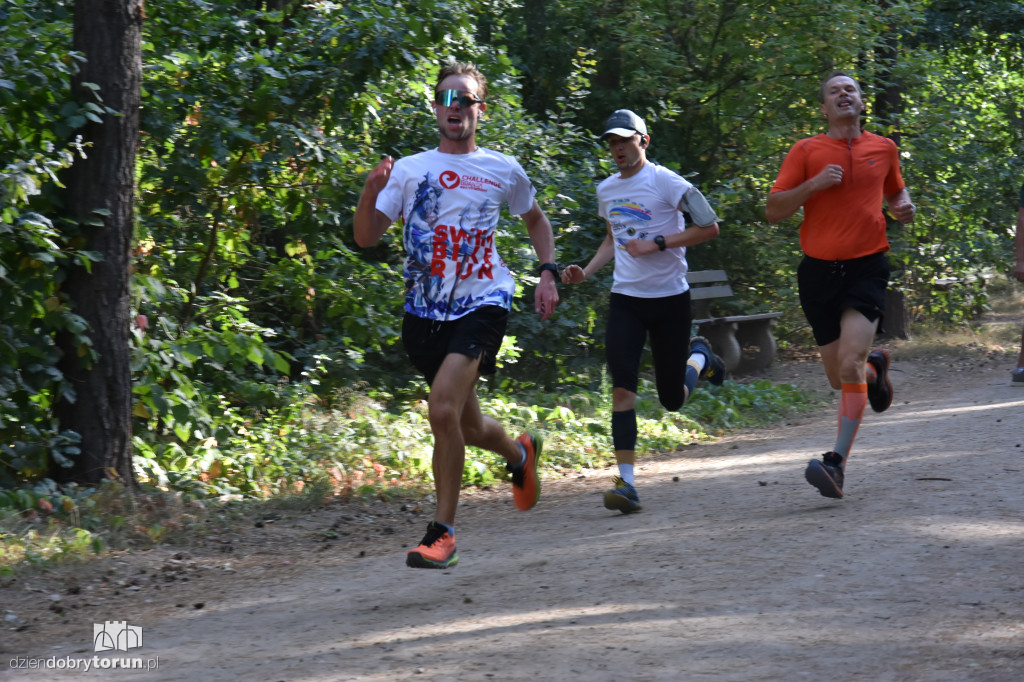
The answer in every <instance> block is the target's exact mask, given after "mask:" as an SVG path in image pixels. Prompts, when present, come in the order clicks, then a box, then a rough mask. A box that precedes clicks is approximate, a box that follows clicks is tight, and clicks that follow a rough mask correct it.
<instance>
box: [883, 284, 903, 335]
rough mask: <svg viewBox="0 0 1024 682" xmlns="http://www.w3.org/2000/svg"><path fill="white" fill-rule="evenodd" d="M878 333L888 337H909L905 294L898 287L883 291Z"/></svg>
mask: <svg viewBox="0 0 1024 682" xmlns="http://www.w3.org/2000/svg"><path fill="white" fill-rule="evenodd" d="M880 335H881V336H882V337H884V338H889V339H903V340H906V339H909V338H910V312H909V311H908V310H907V295H906V294H905V293H903V292H902V291H901V290H899V289H889V290H887V291H886V292H885V313H883V317H882V329H881V330H880Z"/></svg>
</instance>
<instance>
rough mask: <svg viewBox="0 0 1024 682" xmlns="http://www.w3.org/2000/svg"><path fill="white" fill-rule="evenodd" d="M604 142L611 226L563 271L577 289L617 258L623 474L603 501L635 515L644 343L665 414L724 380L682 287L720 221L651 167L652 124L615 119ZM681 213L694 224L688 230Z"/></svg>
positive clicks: (615, 399)
mask: <svg viewBox="0 0 1024 682" xmlns="http://www.w3.org/2000/svg"><path fill="white" fill-rule="evenodd" d="M601 139H602V140H607V141H608V147H609V149H610V151H611V154H612V158H614V160H615V163H616V165H617V166H618V167H619V172H618V173H616V174H615V175H613V176H611V177H609V178H607V179H605V180H604V181H602V182H601V184H600V185H598V186H597V202H598V212H599V213H600V215H601V217H602V218H604V219H605V222H606V223H607V226H608V231H607V235H606V236H605V239H604V241H603V242H602V243H601V246H600V247H599V248H598V250H597V253H596V254H594V257H593V258H592V259H591V260H590V262H589V263H588V264H587V266H586V267H584V268H581V267H580V266H579V265H569V266H567V267H566V268H565V270H563V271H562V281H563V282H565V283H566V284H579V283H580V282H582V281H584V280H585V279H587V278H588V277H589V276H590V275H592V274H594V273H595V272H597V271H598V270H600V269H601V268H602V267H604V265H605V264H606V263H607V262H608V261H610V260H611V259H612V258H613V257H614V259H615V272H614V281H613V284H612V291H611V297H610V300H609V309H608V328H607V330H606V332H605V348H606V354H607V357H608V369H609V372H610V373H611V376H612V441H613V445H614V448H615V461H616V462H617V463H618V468H619V475H618V477H616V479H615V485H614V487H613V488H612V489H611V490H609V491H608V492H607V493H605V496H604V506H605V507H607V508H608V509H618V510H619V511H621V512H622V513H624V514H629V513H631V512H635V511H639V510H640V509H641V506H640V496H639V495H638V494H637V491H636V487H635V477H634V471H633V467H634V464H635V462H636V438H637V424H636V409H635V408H636V392H637V386H638V384H639V378H638V377H639V372H640V358H641V355H642V354H643V350H644V342H645V341H646V340H647V337H648V335H650V341H651V354H652V358H653V362H654V374H655V383H656V386H657V389H658V399H659V400H660V401H661V404H662V405H664V406H665V408H666V409H668V410H678V409H679V408H680V407H682V406H683V404H684V403H685V402H686V400H687V399H688V398H689V397H690V394H691V393H692V392H693V390H694V388H695V387H696V385H697V380H698V379H707V380H708V381H710V382H711V383H713V384H716V385H719V384H721V383H722V381H723V380H724V378H725V367H724V366H723V364H722V361H721V359H719V358H718V356H717V355H715V354H714V352H712V350H711V345H710V344H709V343H708V341H707V340H706V339H703V338H701V337H694V338H693V339H692V340H691V339H690V325H691V321H692V317H693V314H692V311H691V308H690V285H689V284H688V283H687V282H686V271H687V265H686V249H687V247H689V246H693V245H695V244H700V243H701V242H705V241H708V240H709V239H714V238H715V237H717V236H718V216H716V215H715V212H714V211H713V210H712V209H711V206H709V205H708V202H707V200H706V199H705V198H704V195H702V194H701V193H700V190H698V189H697V188H696V187H694V186H693V185H692V184H690V183H689V182H688V181H687V180H686V179H684V178H682V177H680V176H679V175H677V174H676V173H674V172H672V171H670V170H669V169H667V168H665V167H664V166H659V165H657V164H655V163H652V162H651V161H649V160H648V159H647V151H646V150H647V145H648V144H649V142H650V136H648V134H647V125H646V124H645V123H644V121H643V119H641V118H640V117H639V116H637V115H636V114H635V113H633V112H632V111H629V110H628V109H619V110H618V111H616V112H615V113H613V114H612V115H611V116H610V117H609V118H608V121H607V123H606V124H605V131H604V134H602V135H601ZM684 212H685V213H689V214H690V217H691V218H692V219H693V222H694V225H693V226H691V227H689V228H687V227H686V220H685V217H684V215H683V213H684ZM687 356H689V357H687Z"/></svg>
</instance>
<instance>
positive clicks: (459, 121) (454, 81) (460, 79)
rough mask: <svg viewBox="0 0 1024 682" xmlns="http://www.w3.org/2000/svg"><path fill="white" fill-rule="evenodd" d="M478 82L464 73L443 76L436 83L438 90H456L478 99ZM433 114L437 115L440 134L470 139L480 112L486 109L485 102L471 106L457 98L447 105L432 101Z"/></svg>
mask: <svg viewBox="0 0 1024 682" xmlns="http://www.w3.org/2000/svg"><path fill="white" fill-rule="evenodd" d="M478 88H479V84H478V83H477V82H476V79H475V78H471V77H470V76H464V75H452V76H448V77H447V78H445V79H444V80H443V81H441V83H440V85H438V87H437V90H438V92H443V91H444V90H458V91H460V92H466V93H469V94H470V95H471V96H472V98H473V99H477V100H479V99H480V95H479V94H478V92H479V91H478ZM433 106H434V114H435V115H436V116H437V127H438V129H439V130H440V131H441V136H442V137H445V138H447V139H449V140H452V141H455V142H458V141H462V140H468V139H472V138H473V136H474V135H475V134H476V125H477V122H478V121H479V120H480V114H482V113H483V112H484V111H485V110H486V109H487V103H486V102H479V103H477V104H473V105H471V106H468V107H466V106H463V105H462V104H460V103H459V102H458V101H457V100H453V101H452V103H451V104H450V105H448V106H445V105H444V104H438V103H437V102H434V104H433Z"/></svg>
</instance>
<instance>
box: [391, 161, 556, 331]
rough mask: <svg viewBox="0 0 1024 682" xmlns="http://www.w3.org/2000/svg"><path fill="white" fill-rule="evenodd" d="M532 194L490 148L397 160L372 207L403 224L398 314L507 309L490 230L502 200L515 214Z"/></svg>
mask: <svg viewBox="0 0 1024 682" xmlns="http://www.w3.org/2000/svg"><path fill="white" fill-rule="evenodd" d="M535 194H536V190H535V189H534V187H533V185H532V184H531V183H530V179H529V178H527V177H526V172H525V171H524V170H523V168H522V166H520V165H519V162H518V161H516V160H515V159H514V158H512V157H511V156H507V155H505V154H501V153H499V152H495V151H492V150H490V149H484V148H482V147H480V148H477V149H476V151H474V152H471V153H469V154H444V153H442V152H440V151H438V150H437V149H432V150H430V151H425V152H420V153H419V154H414V155H412V156H407V157H404V158H401V159H398V160H397V161H396V162H395V165H394V168H393V169H392V171H391V177H390V178H389V179H388V183H387V185H385V187H384V189H383V190H382V191H381V193H380V194H379V195H378V197H377V209H378V210H379V211H381V212H382V213H383V214H384V215H386V216H387V217H388V218H390V219H391V220H392V221H394V220H396V219H397V218H398V217H399V216H401V218H402V221H403V228H402V241H403V242H404V244H405V253H406V259H405V267H404V269H403V274H404V276H405V283H406V290H407V293H406V297H405V309H406V311H408V312H409V313H412V314H413V315H417V316H419V317H424V318H427V319H433V320H454V319H458V318H459V317H462V316H463V315H466V314H467V313H470V312H472V311H473V310H476V309H478V308H480V307H482V306H485V305H498V306H501V307H503V308H506V309H509V310H510V309H511V308H512V297H513V295H514V294H515V280H514V279H513V277H512V273H511V272H510V271H509V269H508V267H507V266H506V265H505V262H504V261H503V260H502V259H501V256H499V255H498V252H497V251H496V250H495V248H494V233H495V230H496V228H497V225H498V219H499V217H500V216H501V205H502V203H506V204H508V210H509V212H510V213H512V214H513V215H522V214H523V213H526V212H527V211H529V210H530V209H531V208H532V207H533V198H534V195H535Z"/></svg>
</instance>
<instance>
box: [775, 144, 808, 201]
mask: <svg viewBox="0 0 1024 682" xmlns="http://www.w3.org/2000/svg"><path fill="white" fill-rule="evenodd" d="M806 179H807V172H806V171H805V169H804V162H803V145H802V143H801V142H797V143H796V144H794V145H793V146H792V147H790V148H789V153H787V154H786V158H784V159H783V160H782V166H781V167H780V168H779V174H778V176H777V177H776V178H775V184H774V185H772V189H771V192H770V193H771V194H774V193H775V192H785V191H786V190H790V189H794V188H796V187H799V186H800V185H801V184H803V181H804V180H806Z"/></svg>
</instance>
